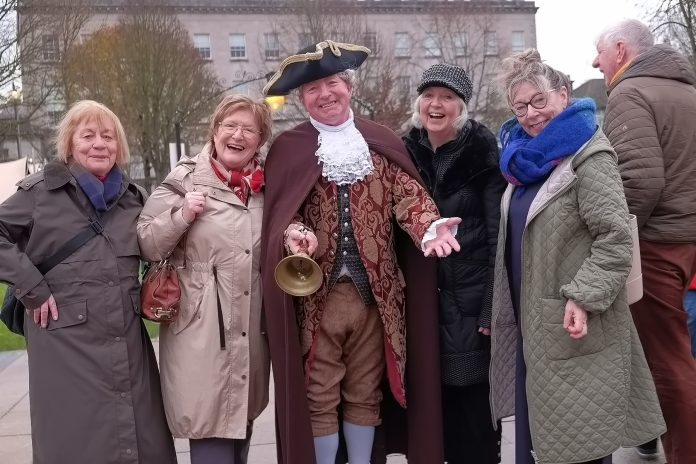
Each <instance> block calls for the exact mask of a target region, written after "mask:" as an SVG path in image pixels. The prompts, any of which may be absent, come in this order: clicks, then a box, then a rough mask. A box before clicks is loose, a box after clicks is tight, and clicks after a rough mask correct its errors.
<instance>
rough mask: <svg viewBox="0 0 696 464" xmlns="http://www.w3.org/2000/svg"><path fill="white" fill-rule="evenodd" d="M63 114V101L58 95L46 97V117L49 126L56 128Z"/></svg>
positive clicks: (52, 94)
mask: <svg viewBox="0 0 696 464" xmlns="http://www.w3.org/2000/svg"><path fill="white" fill-rule="evenodd" d="M64 113H65V100H63V97H62V96H60V95H56V94H54V93H51V94H50V95H48V96H47V97H46V116H47V117H48V122H49V124H50V125H51V126H57V125H58V123H59V122H60V120H61V118H62V117H63V114H64Z"/></svg>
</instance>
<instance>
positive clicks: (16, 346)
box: [0, 284, 159, 351]
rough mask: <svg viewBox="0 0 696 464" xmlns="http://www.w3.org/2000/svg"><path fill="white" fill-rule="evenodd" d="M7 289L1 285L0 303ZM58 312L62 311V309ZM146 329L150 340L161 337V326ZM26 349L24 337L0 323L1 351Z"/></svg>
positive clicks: (146, 322) (151, 325)
mask: <svg viewBox="0 0 696 464" xmlns="http://www.w3.org/2000/svg"><path fill="white" fill-rule="evenodd" d="M5 288H6V287H5V285H3V284H0V302H2V300H3V298H4V296H5ZM58 310H59V311H60V308H58ZM145 327H146V328H147V332H148V333H149V334H150V338H156V337H157V336H158V335H159V324H155V323H154V322H150V321H145ZM24 348H25V345H24V337H22V336H21V335H17V334H13V333H12V332H10V331H9V330H8V329H7V327H5V324H3V323H2V322H0V351H8V350H23V349H24Z"/></svg>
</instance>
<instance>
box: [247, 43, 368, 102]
mask: <svg viewBox="0 0 696 464" xmlns="http://www.w3.org/2000/svg"><path fill="white" fill-rule="evenodd" d="M325 48H328V49H329V50H331V53H333V54H334V55H335V56H341V49H344V50H350V51H352V52H365V53H367V56H370V55H371V54H372V51H371V50H370V49H369V48H367V47H363V46H362V45H353V44H349V43H341V42H334V41H333V40H324V41H321V42H319V43H318V44H317V49H316V51H313V52H307V53H300V54H298V55H290V56H289V57H287V58H285V59H284V60H283V62H282V63H280V67H279V68H278V70H277V71H276V72H275V74H273V76H271V78H270V79H269V80H268V82H267V83H266V85H265V86H264V87H263V90H262V91H261V92H262V93H263V94H264V95H267V94H268V91H269V90H270V88H271V87H272V86H273V84H275V83H276V81H277V80H278V79H280V76H282V75H283V71H285V68H286V67H288V66H289V65H291V64H294V63H301V62H303V61H317V60H321V59H322V58H323V57H324V49H325Z"/></svg>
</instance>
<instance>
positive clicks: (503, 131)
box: [499, 98, 597, 185]
mask: <svg viewBox="0 0 696 464" xmlns="http://www.w3.org/2000/svg"><path fill="white" fill-rule="evenodd" d="M596 128H597V123H596V122H595V104H594V101H593V100H592V99H591V98H579V99H577V100H572V101H571V104H570V105H568V107H567V108H566V109H565V110H563V111H561V112H560V113H558V114H557V115H556V116H555V117H554V118H553V119H551V121H549V123H548V124H547V125H546V127H544V128H543V129H542V130H541V132H539V133H538V134H537V136H536V137H532V136H531V135H529V134H527V133H526V132H525V131H524V129H522V126H520V124H519V122H517V118H514V117H513V118H511V119H509V120H507V121H506V122H505V123H504V124H503V126H502V127H501V128H500V134H499V137H500V143H501V144H502V147H503V149H502V153H501V156H500V171H501V172H502V173H503V176H504V177H505V179H507V181H508V182H509V183H511V184H513V185H529V184H533V183H535V182H538V181H540V180H542V179H544V178H545V177H546V176H548V175H549V173H550V172H551V171H553V169H554V168H555V167H556V166H557V165H558V164H559V163H560V162H561V161H563V158H565V157H567V156H570V155H572V154H574V153H575V152H577V151H578V150H579V149H580V147H582V146H583V145H584V144H585V143H586V142H587V141H588V140H590V138H591V137H592V135H593V134H594V133H595V130H596Z"/></svg>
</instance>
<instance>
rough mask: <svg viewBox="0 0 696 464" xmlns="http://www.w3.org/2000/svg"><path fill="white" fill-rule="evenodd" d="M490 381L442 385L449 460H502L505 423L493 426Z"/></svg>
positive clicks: (458, 463)
mask: <svg viewBox="0 0 696 464" xmlns="http://www.w3.org/2000/svg"><path fill="white" fill-rule="evenodd" d="M489 390H490V389H489V387H488V384H487V383H482V384H478V385H470V386H466V387H455V386H450V385H443V386H442V418H443V429H444V439H445V460H446V461H447V463H448V464H471V463H476V464H498V463H499V462H500V438H501V433H502V428H501V424H500V423H498V430H497V431H496V430H494V429H493V422H492V419H491V408H490V404H489V400H488V393H489Z"/></svg>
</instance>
